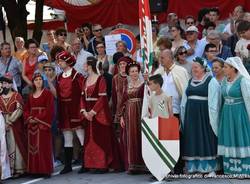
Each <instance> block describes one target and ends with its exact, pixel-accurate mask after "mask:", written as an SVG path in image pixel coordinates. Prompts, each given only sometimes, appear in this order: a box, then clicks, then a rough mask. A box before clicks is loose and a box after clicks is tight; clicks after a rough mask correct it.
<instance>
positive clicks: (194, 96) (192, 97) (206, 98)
mask: <svg viewBox="0 0 250 184" xmlns="http://www.w3.org/2000/svg"><path fill="white" fill-rule="evenodd" d="M188 99H191V100H208V97H205V96H197V95H191V96H188Z"/></svg>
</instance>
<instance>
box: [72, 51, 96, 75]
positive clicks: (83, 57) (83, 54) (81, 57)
mask: <svg viewBox="0 0 250 184" xmlns="http://www.w3.org/2000/svg"><path fill="white" fill-rule="evenodd" d="M89 56H93V55H92V54H91V53H90V52H87V51H85V50H84V49H81V50H80V52H79V53H78V55H77V56H76V64H75V66H74V69H76V71H78V72H79V73H81V74H82V75H83V76H86V75H87V73H86V72H85V71H84V70H83V66H84V64H85V63H86V62H87V57H89Z"/></svg>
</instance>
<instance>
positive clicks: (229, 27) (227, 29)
mask: <svg viewBox="0 0 250 184" xmlns="http://www.w3.org/2000/svg"><path fill="white" fill-rule="evenodd" d="M223 33H228V34H229V35H230V36H231V35H232V34H233V33H232V31H231V23H230V22H229V23H228V24H227V25H226V27H225V28H224V30H223Z"/></svg>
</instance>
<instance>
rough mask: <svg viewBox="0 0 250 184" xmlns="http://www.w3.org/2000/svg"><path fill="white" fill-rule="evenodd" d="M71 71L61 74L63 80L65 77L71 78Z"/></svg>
mask: <svg viewBox="0 0 250 184" xmlns="http://www.w3.org/2000/svg"><path fill="white" fill-rule="evenodd" d="M72 70H73V69H72V68H70V69H69V70H68V71H66V72H63V74H62V77H63V78H67V77H69V76H71V74H72Z"/></svg>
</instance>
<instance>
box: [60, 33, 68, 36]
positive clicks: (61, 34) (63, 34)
mask: <svg viewBox="0 0 250 184" xmlns="http://www.w3.org/2000/svg"><path fill="white" fill-rule="evenodd" d="M59 35H60V36H67V34H66V33H60V34H59Z"/></svg>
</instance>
